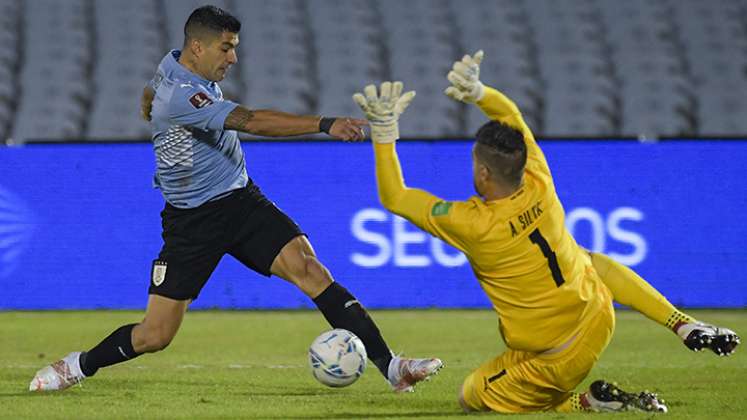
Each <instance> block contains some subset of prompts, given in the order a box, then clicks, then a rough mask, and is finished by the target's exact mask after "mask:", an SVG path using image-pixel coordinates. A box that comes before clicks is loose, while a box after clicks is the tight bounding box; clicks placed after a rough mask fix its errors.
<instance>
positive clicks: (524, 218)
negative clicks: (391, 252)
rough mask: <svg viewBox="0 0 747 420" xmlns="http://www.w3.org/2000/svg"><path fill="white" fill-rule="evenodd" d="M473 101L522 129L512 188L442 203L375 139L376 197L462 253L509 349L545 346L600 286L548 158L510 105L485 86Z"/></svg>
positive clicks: (590, 307)
mask: <svg viewBox="0 0 747 420" xmlns="http://www.w3.org/2000/svg"><path fill="white" fill-rule="evenodd" d="M477 105H478V106H479V107H480V108H481V109H482V111H483V112H484V113H485V114H487V116H488V117H489V118H491V119H493V120H498V121H501V122H504V123H506V124H508V125H510V126H512V127H515V128H517V129H519V130H520V131H521V132H522V133H523V135H524V141H525V142H526V145H527V165H526V169H525V174H524V182H523V185H522V186H521V188H519V190H517V191H516V192H515V193H514V194H513V195H511V196H510V197H506V198H503V199H500V200H495V201H487V202H486V201H483V199H482V198H480V197H471V198H470V199H469V200H467V201H443V200H441V199H439V198H438V197H436V196H434V195H432V194H430V193H428V192H426V191H423V190H419V189H413V188H407V187H405V185H404V181H403V179H402V173H401V168H400V165H399V160H398V158H397V154H396V150H395V148H394V145H393V144H376V145H374V149H375V154H376V175H377V182H378V187H379V196H380V199H381V201H382V203H383V204H384V206H385V207H386V208H387V209H389V210H390V211H392V212H393V213H395V214H398V215H400V216H402V217H405V218H406V219H408V220H410V221H411V222H412V223H414V224H415V225H417V226H418V227H420V228H421V229H423V230H425V231H427V232H429V233H431V234H432V235H434V236H436V237H438V238H441V239H443V240H444V241H445V242H447V243H449V244H451V245H452V246H454V247H456V248H458V249H459V250H461V251H462V252H464V253H465V255H466V256H467V258H468V260H469V262H470V264H471V266H472V270H473V271H474V273H475V276H476V277H477V279H478V280H479V282H480V285H481V286H482V288H483V290H484V291H485V293H486V294H487V295H488V297H489V298H490V301H491V302H492V305H493V307H494V309H495V310H496V312H498V316H499V319H500V327H501V334H502V335H503V338H504V340H505V342H506V345H507V346H508V347H509V348H512V349H516V350H524V351H532V352H542V351H546V350H550V349H553V348H556V347H558V346H561V345H563V343H565V342H567V341H568V340H569V339H570V338H572V337H573V336H574V334H575V333H576V332H577V331H579V330H580V329H581V328H582V327H583V326H584V325H585V324H586V322H587V321H588V320H589V318H590V317H591V316H593V315H594V314H596V313H597V311H598V309H599V308H600V307H601V304H602V302H603V300H602V299H603V298H602V296H603V295H602V294H601V293H599V289H598V288H599V287H602V286H603V285H602V284H601V282H600V281H598V280H597V277H596V274H595V272H594V270H593V267H592V265H591V259H590V257H589V255H588V254H587V253H586V251H584V250H583V249H582V248H580V247H579V246H578V244H577V243H576V241H575V240H574V238H573V237H572V236H571V234H570V233H569V232H568V230H567V229H566V228H565V223H564V222H565V220H564V219H565V213H564V211H563V206H562V205H561V203H560V200H559V199H558V197H557V195H556V193H555V186H554V184H553V180H552V175H551V174H550V169H549V168H548V166H547V161H546V160H545V156H544V154H543V153H542V151H541V150H540V148H539V146H538V145H537V143H536V141H535V139H534V136H533V135H532V132H531V131H530V130H529V128H528V127H527V125H526V123H525V122H524V120H523V119H522V117H521V114H520V112H519V110H518V108H517V107H516V105H515V104H514V103H513V102H512V101H511V100H509V99H508V98H507V97H506V96H504V95H503V94H502V93H500V92H498V91H497V90H495V89H492V88H488V87H486V93H485V96H484V98H483V99H482V100H481V101H480V102H479V103H478V104H477Z"/></svg>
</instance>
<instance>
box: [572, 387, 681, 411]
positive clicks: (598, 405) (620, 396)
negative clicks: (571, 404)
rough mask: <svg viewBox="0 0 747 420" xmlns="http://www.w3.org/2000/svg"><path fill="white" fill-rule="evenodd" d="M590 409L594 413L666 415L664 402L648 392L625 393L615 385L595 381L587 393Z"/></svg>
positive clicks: (666, 409)
mask: <svg viewBox="0 0 747 420" xmlns="http://www.w3.org/2000/svg"><path fill="white" fill-rule="evenodd" d="M586 400H587V401H588V402H589V407H590V408H591V409H592V410H594V411H645V412H652V413H666V412H667V411H669V409H668V408H667V406H666V405H665V404H664V400H662V399H659V397H658V396H657V395H656V394H654V393H652V392H648V391H643V392H639V393H637V394H634V393H630V392H625V391H623V390H622V389H620V388H618V386H617V385H615V384H614V383H609V382H606V381H602V380H599V381H595V382H594V383H592V384H591V386H590V387H589V392H587V393H586Z"/></svg>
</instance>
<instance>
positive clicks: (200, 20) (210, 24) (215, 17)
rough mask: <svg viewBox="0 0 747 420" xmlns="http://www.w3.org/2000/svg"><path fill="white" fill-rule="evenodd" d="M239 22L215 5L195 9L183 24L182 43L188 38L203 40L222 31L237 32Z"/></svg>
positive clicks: (239, 26)
mask: <svg viewBox="0 0 747 420" xmlns="http://www.w3.org/2000/svg"><path fill="white" fill-rule="evenodd" d="M240 30H241V22H239V20H238V19H236V17H235V16H233V15H232V14H230V13H228V12H226V11H225V10H223V9H221V8H219V7H215V6H202V7H199V8H197V9H195V10H194V11H193V12H192V14H191V15H189V18H188V19H187V23H185V24H184V45H187V43H188V42H189V41H190V40H193V39H200V40H205V39H206V37H214V36H216V35H220V34H221V33H223V32H233V33H239V31H240Z"/></svg>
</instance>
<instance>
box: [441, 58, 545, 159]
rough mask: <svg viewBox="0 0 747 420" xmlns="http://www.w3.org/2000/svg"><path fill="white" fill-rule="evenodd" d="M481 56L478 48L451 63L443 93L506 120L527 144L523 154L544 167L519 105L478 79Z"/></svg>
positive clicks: (543, 156)
mask: <svg viewBox="0 0 747 420" xmlns="http://www.w3.org/2000/svg"><path fill="white" fill-rule="evenodd" d="M483 57H484V54H483V52H482V50H480V51H478V52H476V53H475V54H474V55H472V56H470V55H465V56H464V57H463V58H462V60H461V61H456V62H454V65H453V66H452V70H451V71H450V72H449V74H448V76H447V79H448V80H449V82H450V83H451V86H449V87H447V88H446V90H445V91H444V93H446V95H447V96H449V97H450V98H452V99H454V100H457V101H461V102H464V103H468V104H475V105H477V106H478V107H479V108H480V110H482V112H483V113H484V114H485V115H487V116H488V118H490V119H491V120H494V121H500V122H503V123H506V124H508V125H510V126H511V127H514V128H516V129H517V130H519V131H521V133H522V135H523V136H524V142H525V143H526V145H527V157H528V158H530V159H531V158H534V159H537V160H539V161H540V162H541V163H542V164H543V165H545V166H547V160H546V159H545V155H544V154H543V153H542V150H540V148H539V146H538V145H537V141H536V140H535V139H534V134H532V131H531V130H529V127H528V126H527V124H526V122H524V118H523V117H522V116H521V112H520V111H519V107H518V106H516V104H515V103H514V102H513V101H512V100H511V99H509V98H508V97H507V96H506V95H504V94H503V93H501V92H500V91H498V90H497V89H494V88H491V87H489V86H485V85H484V84H483V83H482V82H481V81H480V63H481V62H482V59H483Z"/></svg>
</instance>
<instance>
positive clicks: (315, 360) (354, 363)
mask: <svg viewBox="0 0 747 420" xmlns="http://www.w3.org/2000/svg"><path fill="white" fill-rule="evenodd" d="M366 358H367V355H366V348H365V347H364V346H363V342H362V341H361V340H360V338H358V337H357V336H356V335H355V334H353V333H351V332H350V331H348V330H343V329H339V328H338V329H334V330H331V331H326V332H323V333H322V334H321V335H319V337H317V338H316V340H314V342H313V343H311V347H309V363H310V364H311V373H312V374H313V375H314V377H315V378H316V380H318V381H319V382H321V383H323V384H324V385H327V386H331V387H335V388H339V387H343V386H348V385H350V384H352V383H353V382H355V381H356V380H358V378H360V376H361V375H363V371H364V370H366Z"/></svg>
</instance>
